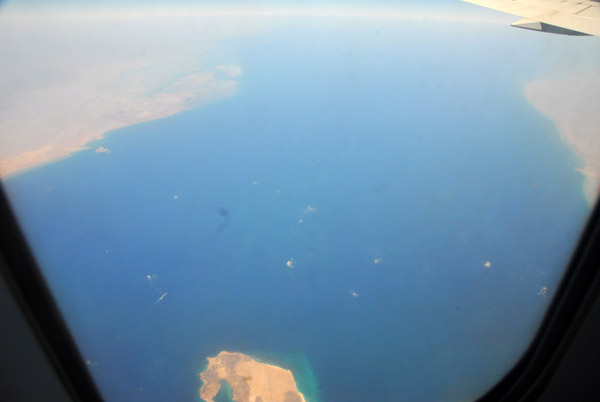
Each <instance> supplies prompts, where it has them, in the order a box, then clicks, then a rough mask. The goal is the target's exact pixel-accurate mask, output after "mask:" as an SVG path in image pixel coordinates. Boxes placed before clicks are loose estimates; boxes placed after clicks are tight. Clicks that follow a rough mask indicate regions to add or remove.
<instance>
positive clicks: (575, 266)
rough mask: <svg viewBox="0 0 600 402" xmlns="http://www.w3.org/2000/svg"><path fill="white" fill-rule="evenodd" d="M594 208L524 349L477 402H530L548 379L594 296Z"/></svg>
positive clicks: (597, 262) (598, 219)
mask: <svg viewBox="0 0 600 402" xmlns="http://www.w3.org/2000/svg"><path fill="white" fill-rule="evenodd" d="M598 207H599V206H598V205H596V207H595V208H594V210H593V211H592V213H591V215H590V217H589V219H588V222H587V223H586V225H585V228H584V230H583V232H582V234H581V237H580V239H579V243H578V245H577V247H576V248H575V251H574V253H573V255H572V257H571V260H570V262H569V265H568V267H567V270H566V272H565V274H564V277H563V279H562V281H561V283H560V286H559V288H558V290H557V293H556V295H555V297H554V299H553V301H552V302H551V304H550V307H549V308H548V311H547V312H546V314H545V316H544V319H543V320H542V324H541V325H540V328H539V329H538V332H537V334H536V336H535V337H534V339H533V341H532V343H531V344H530V346H529V348H528V349H527V351H526V352H525V354H524V355H523V356H522V357H521V358H520V359H519V361H518V362H517V364H516V365H515V366H514V367H513V369H512V370H511V371H509V372H508V373H507V374H506V375H505V376H504V378H502V380H500V382H498V383H497V384H496V385H495V386H494V387H493V388H492V389H490V390H489V391H488V392H487V393H486V394H485V395H483V396H482V397H481V398H480V399H479V402H488V401H506V402H512V401H535V400H537V399H538V398H540V396H541V395H542V393H543V392H544V390H545V388H546V387H547V386H548V384H549V382H550V381H551V380H552V377H553V375H554V373H555V372H556V369H557V367H558V366H559V365H560V363H561V361H562V359H563V357H564V355H565V353H566V352H567V350H568V348H569V346H570V344H571V342H572V341H573V338H574V337H575V335H576V334H577V332H578V331H579V329H580V328H581V326H582V324H583V323H584V321H585V320H586V318H587V317H588V314H589V312H590V310H591V308H592V306H593V305H594V302H595V301H596V300H597V299H598V295H600V275H598V272H599V271H600V269H599V268H600V209H599V208H598Z"/></svg>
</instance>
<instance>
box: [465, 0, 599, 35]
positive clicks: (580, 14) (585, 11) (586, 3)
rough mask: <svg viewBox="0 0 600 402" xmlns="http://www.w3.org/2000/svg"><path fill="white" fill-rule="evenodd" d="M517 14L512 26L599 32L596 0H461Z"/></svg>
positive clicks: (577, 33) (559, 31)
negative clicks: (518, 19)
mask: <svg viewBox="0 0 600 402" xmlns="http://www.w3.org/2000/svg"><path fill="white" fill-rule="evenodd" d="M463 1H466V2H468V3H473V4H477V5H479V6H483V7H488V8H492V9H494V10H498V11H503V12H505V13H508V14H513V15H517V16H519V17H523V18H524V19H522V20H520V21H517V22H515V23H514V24H512V26H514V27H517V28H525V29H532V30H535V31H542V32H550V33H557V34H563V35H595V36H600V1H598V0H463Z"/></svg>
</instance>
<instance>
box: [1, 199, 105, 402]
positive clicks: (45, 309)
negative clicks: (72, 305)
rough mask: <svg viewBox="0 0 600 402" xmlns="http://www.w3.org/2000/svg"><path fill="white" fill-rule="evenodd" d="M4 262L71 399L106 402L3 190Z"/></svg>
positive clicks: (12, 285) (17, 296)
mask: <svg viewBox="0 0 600 402" xmlns="http://www.w3.org/2000/svg"><path fill="white" fill-rule="evenodd" d="M0 258H3V259H4V260H5V262H6V269H3V270H2V272H0V274H1V275H3V276H4V277H5V279H6V282H7V284H8V286H9V287H10V289H11V291H12V293H13V295H14V298H15V299H16V301H17V303H18V304H19V307H20V309H21V311H22V312H23V316H24V318H25V319H26V321H27V323H28V324H29V326H30V328H31V330H32V332H33V334H34V335H35V337H36V339H37V341H38V342H39V344H40V346H41V347H42V350H43V351H44V352H45V354H46V356H47V357H48V360H49V362H50V364H51V365H52V367H53V368H54V370H55V372H56V375H57V377H59V378H60V380H61V382H62V384H63V386H64V387H65V389H66V390H67V392H68V393H69V395H70V396H71V398H72V399H73V400H74V401H86V402H87V401H90V402H95V401H102V398H101V396H100V392H99V391H98V389H97V387H96V384H95V383H94V381H93V379H92V377H91V375H90V373H89V371H88V369H87V367H86V365H85V363H84V360H83V358H82V356H81V354H80V353H79V350H78V348H77V346H76V344H75V341H74V340H73V337H72V336H71V333H70V332H69V330H68V328H67V325H66V323H65V322H64V320H63V318H62V315H61V314H60V312H59V310H58V307H57V306H56V304H55V302H54V299H53V298H52V296H51V293H50V290H49V289H48V287H47V285H46V283H45V281H44V279H43V277H42V274H41V272H40V270H39V269H38V266H37V263H36V262H35V259H34V257H33V254H32V253H31V251H30V250H29V247H28V246H27V243H26V241H25V238H24V236H23V234H22V232H21V229H20V227H19V225H18V223H17V221H16V219H15V216H14V214H13V212H12V210H11V208H10V205H9V203H8V199H7V197H6V195H5V193H4V190H3V189H1V188H0Z"/></svg>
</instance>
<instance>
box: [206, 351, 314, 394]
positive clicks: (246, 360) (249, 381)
mask: <svg viewBox="0 0 600 402" xmlns="http://www.w3.org/2000/svg"><path fill="white" fill-rule="evenodd" d="M200 378H201V379H202V381H203V382H204V384H202V387H200V398H202V400H204V401H206V402H214V399H213V398H214V397H215V396H216V395H217V393H218V392H219V389H220V388H221V380H223V381H227V383H228V384H229V386H230V387H231V389H232V391H233V400H234V401H235V402H305V399H304V396H303V395H302V393H300V392H298V389H297V387H296V382H295V381H294V376H293V374H292V372H291V371H290V370H286V369H283V368H281V367H277V366H273V365H270V364H265V363H260V362H258V361H256V360H254V359H253V358H251V357H250V356H247V355H244V354H242V353H231V352H226V351H222V352H220V353H219V354H218V355H217V356H215V357H209V358H208V366H207V367H206V370H204V371H203V372H201V373H200Z"/></svg>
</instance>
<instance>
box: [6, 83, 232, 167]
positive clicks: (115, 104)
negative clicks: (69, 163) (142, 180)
mask: <svg viewBox="0 0 600 402" xmlns="http://www.w3.org/2000/svg"><path fill="white" fill-rule="evenodd" d="M236 90H237V81H234V80H217V79H216V78H215V77H214V74H213V73H212V72H211V71H203V72H196V73H194V74H190V75H187V76H185V77H183V78H180V79H179V80H177V81H176V82H174V83H172V84H170V85H168V86H166V87H165V88H163V89H162V90H161V91H160V92H158V93H156V94H153V95H152V96H148V97H142V96H136V95H133V94H132V95H130V96H123V95H119V94H118V93H113V92H109V93H97V95H96V96H95V97H94V98H93V99H85V100H83V99H82V100H79V102H77V101H76V102H73V105H62V104H58V105H55V106H49V107H50V108H54V109H57V111H56V112H55V113H48V114H46V115H40V116H39V117H38V118H37V119H36V120H35V121H31V120H30V121H27V120H25V119H21V120H20V121H19V123H18V127H17V126H16V124H15V127H14V128H13V127H2V128H3V129H5V130H6V131H5V132H15V131H21V132H24V131H25V130H28V131H29V132H35V135H36V139H35V141H32V144H31V145H30V149H27V150H25V151H23V152H18V153H15V154H11V155H2V156H1V157H0V177H3V178H4V177H8V176H10V175H12V174H15V173H18V172H21V171H23V170H27V169H30V168H34V167H37V166H40V165H43V164H46V163H49V162H53V161H56V160H59V159H62V158H65V157H68V156H70V155H72V154H74V153H76V152H78V151H81V150H83V149H88V148H89V146H88V144H89V143H90V142H93V141H96V140H99V139H101V138H102V137H103V136H104V135H105V134H106V133H107V132H109V131H112V130H116V129H119V128H123V127H127V126H131V125H133V124H137V123H141V122H145V121H149V120H155V119H161V118H164V117H168V116H172V115H175V114H177V113H180V112H182V111H184V110H187V109H191V108H194V107H198V106H201V105H204V104H206V103H209V102H213V101H217V100H219V99H223V98H226V97H229V96H231V95H233V94H234V93H235V91H236ZM69 106H70V107H69ZM61 107H62V109H59V108H61ZM15 120H16V119H15ZM10 124H11V123H10V122H6V123H5V125H7V126H8V125H10ZM11 128H12V130H10V129H11Z"/></svg>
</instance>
